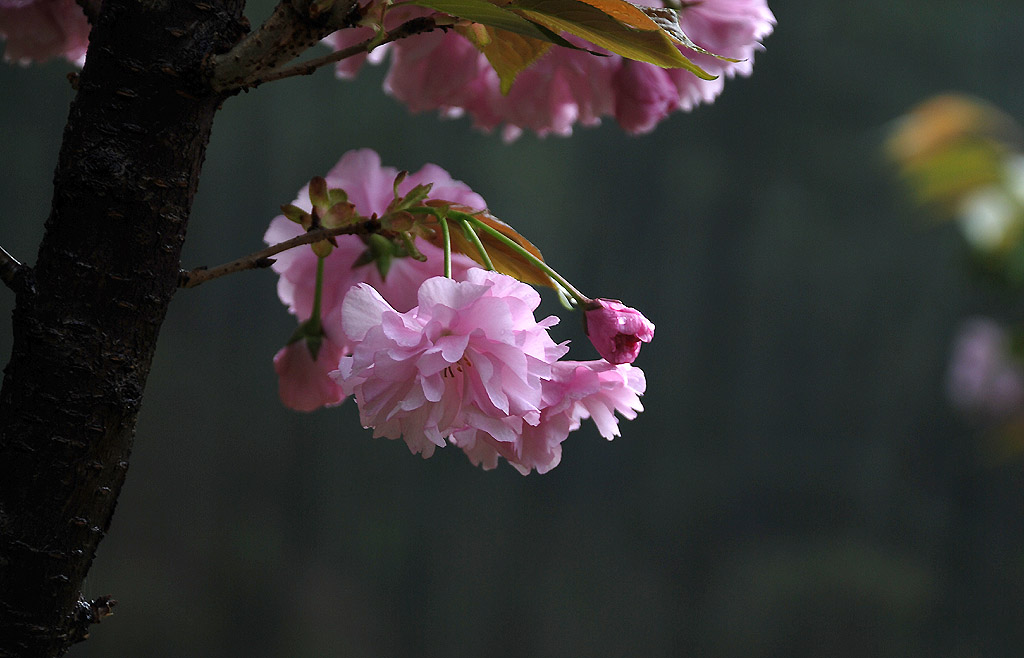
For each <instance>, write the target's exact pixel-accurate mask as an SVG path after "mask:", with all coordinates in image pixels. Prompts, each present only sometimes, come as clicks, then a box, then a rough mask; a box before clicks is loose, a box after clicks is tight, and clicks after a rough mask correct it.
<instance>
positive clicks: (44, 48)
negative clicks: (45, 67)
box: [0, 0, 90, 66]
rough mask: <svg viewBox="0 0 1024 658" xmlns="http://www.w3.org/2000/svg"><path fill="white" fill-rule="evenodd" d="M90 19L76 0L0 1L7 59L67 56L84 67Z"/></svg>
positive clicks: (0, 28) (1, 32) (0, 33)
mask: <svg viewBox="0 0 1024 658" xmlns="http://www.w3.org/2000/svg"><path fill="white" fill-rule="evenodd" d="M89 30H90V26H89V21H88V20H86V18H85V13H84V12H83V11H82V8H81V7H79V6H78V3H76V2H75V0H0V37H4V38H5V39H6V40H7V41H6V45H5V47H4V59H6V60H10V61H15V62H18V63H20V64H28V63H30V62H33V61H36V62H41V61H44V60H47V59H50V58H51V57H66V58H67V59H69V60H71V61H72V62H74V63H76V64H78V65H79V66H81V65H82V64H83V63H84V62H85V51H86V49H87V48H88V47H89Z"/></svg>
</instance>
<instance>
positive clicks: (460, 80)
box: [0, 0, 775, 140]
mask: <svg viewBox="0 0 1024 658" xmlns="http://www.w3.org/2000/svg"><path fill="white" fill-rule="evenodd" d="M379 3H380V0H374V2H371V3H369V4H368V5H366V6H365V7H363V8H362V10H363V13H364V15H369V14H371V13H373V11H374V5H377V4H379ZM639 4H640V5H647V6H652V7H674V8H677V9H678V15H679V26H680V28H681V30H682V32H683V33H685V34H686V35H687V36H688V37H689V38H690V39H692V41H693V42H694V43H696V44H697V45H698V46H700V47H703V48H704V49H705V50H707V51H708V52H709V53H714V54H715V55H719V56H721V57H715V56H712V55H709V54H702V53H700V52H695V51H691V50H689V49H686V48H684V47H683V46H679V48H680V50H685V54H686V55H687V57H689V58H690V59H692V60H693V62H694V64H696V65H698V66H700V67H701V68H702V69H703V70H704V71H706V72H707V73H709V74H711V75H713V76H716V77H715V78H714V79H711V80H703V79H701V78H698V77H697V76H696V75H694V74H693V73H691V72H689V71H687V70H685V69H662V68H659V67H658V66H655V65H654V64H647V63H644V62H638V61H630V60H626V59H624V58H622V57H620V56H619V55H614V54H608V53H607V51H604V50H602V49H601V48H598V47H596V46H594V45H592V44H587V43H584V42H583V41H581V40H579V39H576V38H575V37H570V38H569V41H572V42H574V43H575V44H576V45H579V46H583V47H584V49H582V50H573V49H570V48H564V47H555V48H551V49H550V50H549V51H548V52H546V53H545V54H544V55H542V56H541V57H540V58H539V59H538V60H537V61H536V62H534V63H533V64H532V65H530V66H529V68H527V69H526V70H524V71H522V72H520V73H519V74H518V76H517V77H516V80H515V82H514V83H513V84H512V86H511V89H510V90H509V92H508V93H507V94H502V93H501V83H500V80H499V78H498V74H497V73H495V71H494V69H493V68H492V67H491V65H490V64H489V63H488V61H487V58H486V57H485V56H484V55H483V54H482V53H481V52H480V51H479V50H478V49H477V48H476V46H474V45H473V44H472V43H470V41H468V40H467V39H466V38H464V37H463V36H462V35H461V34H459V32H458V31H456V30H443V31H442V30H435V31H432V32H428V33H424V34H417V35H414V36H411V37H408V38H406V39H402V40H399V41H397V42H394V43H390V44H386V45H384V46H381V47H380V48H378V49H377V50H376V51H374V53H373V55H372V56H371V58H372V60H373V61H378V62H379V61H381V59H383V57H384V56H385V55H386V54H388V53H389V54H390V62H391V65H390V69H389V71H388V74H387V77H386V79H385V81H384V89H385V91H387V92H388V93H389V94H391V95H393V96H394V97H395V98H397V99H399V100H400V101H402V102H403V103H405V104H406V105H407V106H408V108H409V109H410V110H411V111H413V112H422V111H427V110H438V111H439V112H440V113H441V115H442V116H446V117H458V116H462V115H468V116H469V117H471V119H472V121H473V125H474V126H476V127H477V128H480V129H483V130H487V131H490V130H494V129H496V128H498V127H501V128H502V134H503V136H504V137H505V139H507V140H512V139H515V138H516V137H518V136H519V135H520V134H521V133H522V132H523V131H524V130H530V131H533V132H535V133H536V134H538V135H541V136H543V135H548V134H555V135H563V136H564V135H569V134H571V133H572V129H573V126H574V125H575V124H577V123H579V124H582V125H584V126H593V125H596V124H598V123H600V121H601V118H602V117H606V116H610V117H614V118H615V120H616V121H618V122H619V124H620V125H621V126H622V127H623V129H625V130H626V131H627V132H629V133H633V134H638V133H646V132H650V131H651V130H653V129H654V127H655V126H656V125H657V124H658V123H659V122H660V121H662V120H663V119H665V118H666V117H667V116H669V115H670V114H671V113H673V112H675V111H679V110H682V111H689V110H691V109H693V108H694V107H696V106H697V105H699V104H701V103H710V102H712V101H713V100H714V99H715V98H716V97H717V96H718V94H720V93H721V92H722V89H723V87H724V84H725V79H726V78H731V77H734V76H736V75H743V76H747V75H750V73H751V71H752V70H753V63H754V53H755V51H757V50H758V49H761V48H762V46H761V41H762V40H763V39H764V38H765V37H767V36H768V35H769V34H771V32H772V30H773V28H774V24H775V17H774V16H773V15H772V12H771V10H770V9H769V8H768V5H767V2H766V0H701V1H700V2H672V1H671V0H639ZM429 13H430V12H429V10H426V9H422V8H416V7H400V8H395V9H391V10H390V11H389V12H388V13H387V15H386V18H385V25H386V26H387V27H388V28H389V29H393V28H394V27H396V26H397V25H398V24H399V23H400V22H401V21H403V20H406V19H408V18H410V17H412V16H414V15H424V14H429ZM371 35H372V30H371V29H370V28H368V27H356V28H347V29H343V30H339V31H337V32H335V33H333V34H331V35H329V36H328V37H327V38H326V39H325V40H324V43H325V44H327V45H328V46H330V47H333V48H335V49H337V50H341V49H344V48H347V47H349V46H353V45H355V44H358V43H360V42H363V41H365V40H366V39H367V38H368V37H369V36H371ZM0 36H3V37H6V40H7V43H6V50H5V53H4V57H5V58H6V59H8V60H14V61H18V62H21V63H28V62H30V61H33V60H35V61H41V60H45V59H49V58H51V57H54V56H64V57H67V58H68V59H70V60H71V61H73V62H76V63H78V64H79V65H81V64H82V62H83V61H84V59H85V52H86V48H87V46H88V37H89V23H88V22H87V21H86V18H85V15H84V14H83V12H82V10H81V8H80V7H79V6H78V4H77V3H76V2H75V0H0ZM588 50H589V51H591V52H588ZM594 52H598V53H601V54H604V55H606V56H597V55H595V54H593V53H594ZM366 60H367V55H357V56H354V57H350V58H348V59H345V60H343V61H341V62H339V63H338V64H337V68H336V72H337V74H338V76H339V77H343V78H349V77H353V76H355V74H356V73H357V72H358V70H359V68H360V67H361V66H362V64H363V63H364V62H365V61H366Z"/></svg>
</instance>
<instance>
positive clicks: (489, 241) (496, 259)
mask: <svg viewBox="0 0 1024 658" xmlns="http://www.w3.org/2000/svg"><path fill="white" fill-rule="evenodd" d="M473 216H474V217H476V218H477V219H479V220H480V221H482V222H483V223H484V224H487V225H488V226H490V227H491V228H493V229H495V230H497V231H498V232H499V233H501V234H502V235H504V236H505V237H507V238H510V239H511V240H512V241H514V242H515V243H516V244H518V245H519V246H521V247H523V248H524V249H526V250H527V251H528V252H530V253H531V254H533V255H534V256H536V257H537V258H539V259H540V260H544V257H543V256H541V253H540V249H537V247H535V246H533V243H532V242H530V241H529V240H527V239H526V238H524V237H523V236H522V235H520V234H519V232H518V231H516V230H515V229H514V228H512V227H511V226H509V225H508V224H506V223H505V222H503V221H501V220H500V219H498V218H497V217H492V216H491V215H490V214H489V213H487V212H480V213H474V214H473ZM476 234H477V236H478V237H479V238H480V242H482V243H483V245H484V248H485V249H487V255H488V257H490V259H491V263H492V264H493V265H494V269H496V270H497V271H499V272H501V273H502V274H507V275H509V276H511V277H513V278H516V279H519V280H520V281H522V282H523V283H529V284H533V285H537V286H549V287H551V288H554V287H555V285H554V282H552V281H551V278H550V277H549V276H548V275H547V274H546V273H545V272H544V271H543V270H541V269H540V268H538V267H537V266H536V265H534V264H533V263H531V262H530V261H528V260H526V259H525V258H524V257H523V256H522V255H521V254H519V253H518V252H516V251H515V250H514V249H513V248H512V247H510V246H508V245H507V244H505V243H504V242H502V241H501V240H499V239H498V238H495V237H494V236H492V235H490V234H489V233H487V232H486V231H481V230H479V229H478V230H477V231H476ZM451 236H452V250H453V251H458V252H460V253H463V254H466V255H467V256H469V257H470V258H472V259H473V260H475V261H476V262H478V263H480V264H481V265H482V264H483V259H482V258H481V257H480V254H479V253H477V250H476V247H475V246H473V244H472V243H471V242H470V241H469V239H468V238H466V236H465V234H464V233H463V232H462V231H459V230H455V231H452V232H451Z"/></svg>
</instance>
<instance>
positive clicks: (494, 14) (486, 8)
mask: <svg viewBox="0 0 1024 658" xmlns="http://www.w3.org/2000/svg"><path fill="white" fill-rule="evenodd" d="M407 4H410V5H416V6H418V7H426V8H427V9H433V10H435V11H439V12H442V13H445V14H448V15H450V16H455V17H456V18H462V19H465V20H467V21H472V22H474V23H480V24H481V25H488V26H490V27H496V28H498V29H501V30H505V31H507V32H513V33H515V34H521V35H522V36H524V37H530V38H531V39H538V40H540V41H547V42H549V43H554V44H557V45H559V46H563V47H566V48H576V46H574V45H572V44H571V43H569V42H568V41H566V40H565V39H563V38H562V37H560V36H558V34H556V33H555V32H552V31H551V30H550V29H549V28H547V27H546V26H543V25H538V24H537V23H534V22H532V21H529V20H527V19H525V18H523V17H522V16H520V15H518V14H516V13H515V12H511V11H508V10H507V9H505V8H503V7H499V6H497V5H496V4H494V3H490V2H487V0H410V2H408V3H407Z"/></svg>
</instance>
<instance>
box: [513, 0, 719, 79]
mask: <svg viewBox="0 0 1024 658" xmlns="http://www.w3.org/2000/svg"><path fill="white" fill-rule="evenodd" d="M592 1H593V2H595V3H596V2H598V1H599V0H592ZM604 1H605V2H607V1H608V0H604ZM624 4H626V5H629V3H624ZM629 6H630V7H632V5H629ZM506 7H508V8H509V9H512V10H515V11H516V12H517V13H519V14H520V15H522V16H524V17H525V18H528V19H529V20H531V21H534V22H536V23H539V24H540V25H543V26H544V27H546V28H548V29H550V30H551V31H553V32H568V33H570V34H574V35H576V36H578V37H580V38H583V39H586V40H587V41H589V42H591V43H593V44H595V45H598V46H601V47H602V48H607V49H608V50H610V51H612V52H613V53H615V54H617V55H621V56H623V57H625V58H627V59H633V60H637V61H641V62H648V63H650V64H654V65H656V66H660V67H662V68H679V69H686V70H688V71H690V72H691V73H693V74H694V75H696V76H697V77H699V78H703V79H704V80H713V79H714V78H715V76H713V75H711V74H710V73H708V72H707V71H705V70H704V69H702V68H700V67H699V66H697V65H696V64H694V63H693V62H691V61H690V60H689V59H688V58H687V57H686V56H685V55H683V54H682V53H681V52H680V51H679V48H677V47H676V45H675V42H674V41H673V39H672V37H671V36H669V34H668V33H666V32H665V31H664V30H662V29H661V28H660V27H657V26H655V27H656V29H639V28H636V27H631V26H630V25H628V24H626V23H624V22H622V21H621V20H618V19H617V18H615V17H613V16H611V15H609V14H608V13H607V12H606V11H603V10H602V9H599V8H597V7H596V6H594V5H593V4H590V3H587V2H580V1H579V0H515V1H514V2H513V3H511V4H508V5H506ZM616 7H617V8H616V9H615V10H614V11H615V13H619V14H621V15H622V16H623V18H628V19H629V20H630V22H636V23H640V22H641V21H640V19H638V18H636V14H635V13H633V12H630V11H629V10H627V9H624V8H623V7H621V5H616ZM632 8H633V9H636V8H635V7H632ZM637 13H640V14H643V12H639V11H637ZM645 18H648V21H649V22H650V24H651V25H655V24H654V22H653V20H650V18H649V17H646V15H645Z"/></svg>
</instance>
